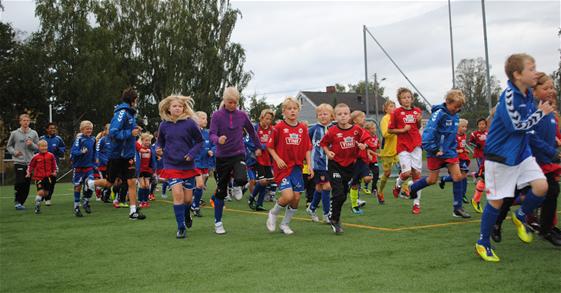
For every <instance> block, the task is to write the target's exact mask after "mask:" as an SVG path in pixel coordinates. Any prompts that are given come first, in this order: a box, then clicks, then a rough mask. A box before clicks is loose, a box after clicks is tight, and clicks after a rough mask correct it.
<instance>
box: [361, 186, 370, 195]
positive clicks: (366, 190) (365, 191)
mask: <svg viewBox="0 0 561 293" xmlns="http://www.w3.org/2000/svg"><path fill="white" fill-rule="evenodd" d="M362 193H364V194H366V195H371V194H372V192H371V191H370V189H368V188H366V187H364V188H362Z"/></svg>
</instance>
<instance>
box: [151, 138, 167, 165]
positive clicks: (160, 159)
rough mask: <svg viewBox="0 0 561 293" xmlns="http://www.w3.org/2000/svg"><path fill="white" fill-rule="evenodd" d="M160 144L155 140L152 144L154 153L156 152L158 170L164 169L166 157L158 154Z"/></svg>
mask: <svg viewBox="0 0 561 293" xmlns="http://www.w3.org/2000/svg"><path fill="white" fill-rule="evenodd" d="M159 147H160V146H159V145H158V142H155V143H154V144H152V153H153V154H154V156H155V157H156V170H155V171H158V170H162V169H163V168H164V158H163V157H160V156H158V155H157V154H156V149H157V148H159Z"/></svg>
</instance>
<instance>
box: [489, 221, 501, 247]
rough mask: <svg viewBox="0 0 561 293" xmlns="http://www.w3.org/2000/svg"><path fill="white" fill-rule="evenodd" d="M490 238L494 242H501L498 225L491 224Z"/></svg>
mask: <svg viewBox="0 0 561 293" xmlns="http://www.w3.org/2000/svg"><path fill="white" fill-rule="evenodd" d="M491 239H493V241H495V242H496V243H499V242H501V240H502V239H503V237H502V235H501V226H500V225H493V230H491Z"/></svg>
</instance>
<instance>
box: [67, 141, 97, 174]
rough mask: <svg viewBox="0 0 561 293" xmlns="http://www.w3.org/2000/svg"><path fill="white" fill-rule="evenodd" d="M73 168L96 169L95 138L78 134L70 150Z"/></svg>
mask: <svg viewBox="0 0 561 293" xmlns="http://www.w3.org/2000/svg"><path fill="white" fill-rule="evenodd" d="M70 159H71V160H72V168H88V167H95V138H94V137H91V136H83V135H82V134H81V133H80V134H78V137H76V140H74V143H73V144H72V149H70Z"/></svg>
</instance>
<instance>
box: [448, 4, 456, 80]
mask: <svg viewBox="0 0 561 293" xmlns="http://www.w3.org/2000/svg"><path fill="white" fill-rule="evenodd" d="M448 24H449V26H450V55H451V57H452V88H456V73H455V72H454V66H455V63H454V39H453V38H452V8H451V6H450V0H448Z"/></svg>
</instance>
